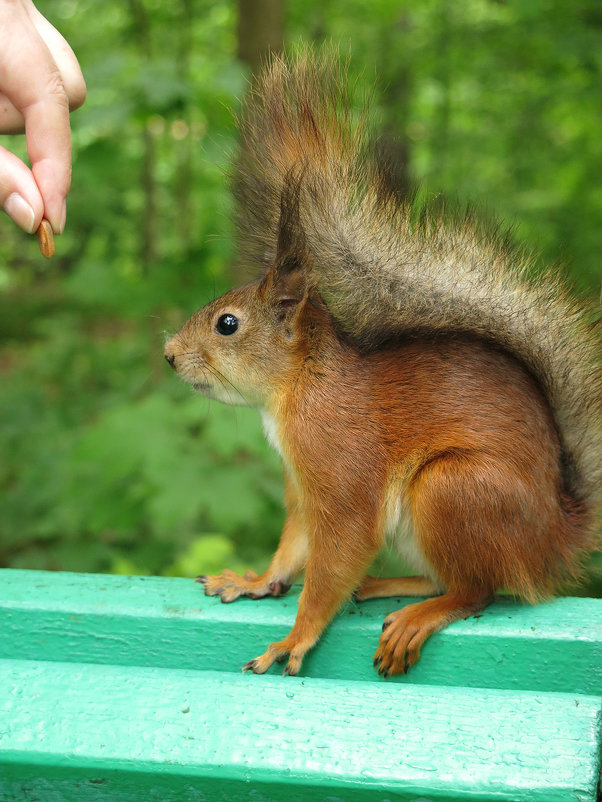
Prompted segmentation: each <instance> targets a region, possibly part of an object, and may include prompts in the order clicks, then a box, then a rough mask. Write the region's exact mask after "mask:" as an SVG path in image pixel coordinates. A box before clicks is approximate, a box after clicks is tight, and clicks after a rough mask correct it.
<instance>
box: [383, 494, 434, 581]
mask: <svg viewBox="0 0 602 802" xmlns="http://www.w3.org/2000/svg"><path fill="white" fill-rule="evenodd" d="M385 536H386V538H387V540H388V541H389V542H390V543H391V545H392V546H394V548H395V549H396V550H397V552H398V553H399V555H400V556H401V557H402V558H403V559H404V560H405V561H406V562H407V563H408V565H410V566H411V567H412V568H413V569H414V570H415V571H417V572H418V573H419V574H420V575H421V576H427V577H430V578H431V579H432V580H434V581H435V582H438V581H439V578H438V577H437V573H436V571H435V569H434V568H433V566H432V565H431V564H430V562H429V561H428V560H427V558H426V557H425V555H424V553H423V551H422V549H421V548H420V545H419V543H418V541H417V539H416V535H415V533H414V527H413V524H412V515H411V513H410V510H409V509H408V506H407V504H406V503H405V500H404V497H403V492H402V490H401V488H400V487H399V485H398V484H397V483H392V484H391V485H390V489H389V491H388V493H387V495H386V497H385Z"/></svg>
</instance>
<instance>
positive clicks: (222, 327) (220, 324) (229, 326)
mask: <svg viewBox="0 0 602 802" xmlns="http://www.w3.org/2000/svg"><path fill="white" fill-rule="evenodd" d="M216 328H217V330H218V331H219V333H220V334H234V332H235V331H236V329H237V328H238V318H237V317H236V316H235V315H230V314H226V315H221V316H220V317H219V318H218V320H217V327H216Z"/></svg>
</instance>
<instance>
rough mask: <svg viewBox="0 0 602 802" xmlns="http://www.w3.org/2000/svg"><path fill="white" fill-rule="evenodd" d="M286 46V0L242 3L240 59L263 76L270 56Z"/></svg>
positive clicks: (254, 72)
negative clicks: (261, 71)
mask: <svg viewBox="0 0 602 802" xmlns="http://www.w3.org/2000/svg"><path fill="white" fill-rule="evenodd" d="M283 44H284V3H283V0H238V58H239V59H240V60H241V61H244V62H246V63H247V64H248V65H249V67H250V68H251V75H256V74H257V73H258V72H259V69H260V68H261V66H262V64H264V63H265V61H266V59H267V57H268V56H269V54H270V53H280V52H281V51H282V48H283Z"/></svg>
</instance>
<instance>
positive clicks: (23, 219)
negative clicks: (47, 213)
mask: <svg viewBox="0 0 602 802" xmlns="http://www.w3.org/2000/svg"><path fill="white" fill-rule="evenodd" d="M4 211H5V212H6V214H7V215H8V216H9V217H10V218H11V219H12V220H14V222H15V223H16V224H17V225H18V226H20V227H21V228H22V229H24V230H25V231H27V233H28V234H33V226H34V222H35V214H34V213H33V209H32V208H31V206H30V205H29V204H28V203H27V201H26V200H25V198H22V197H21V196H20V195H17V193H16V192H13V193H12V195H9V196H8V198H7V199H6V200H5V201H4Z"/></svg>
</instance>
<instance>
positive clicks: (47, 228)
mask: <svg viewBox="0 0 602 802" xmlns="http://www.w3.org/2000/svg"><path fill="white" fill-rule="evenodd" d="M37 236H38V246H39V248H40V253H41V254H42V256H45V257H46V259H50V258H51V257H52V256H54V236H53V234H52V226H51V225H50V223H49V222H48V220H46V219H45V218H44V219H43V220H42V222H41V223H40V227H39V228H38V231H37Z"/></svg>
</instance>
